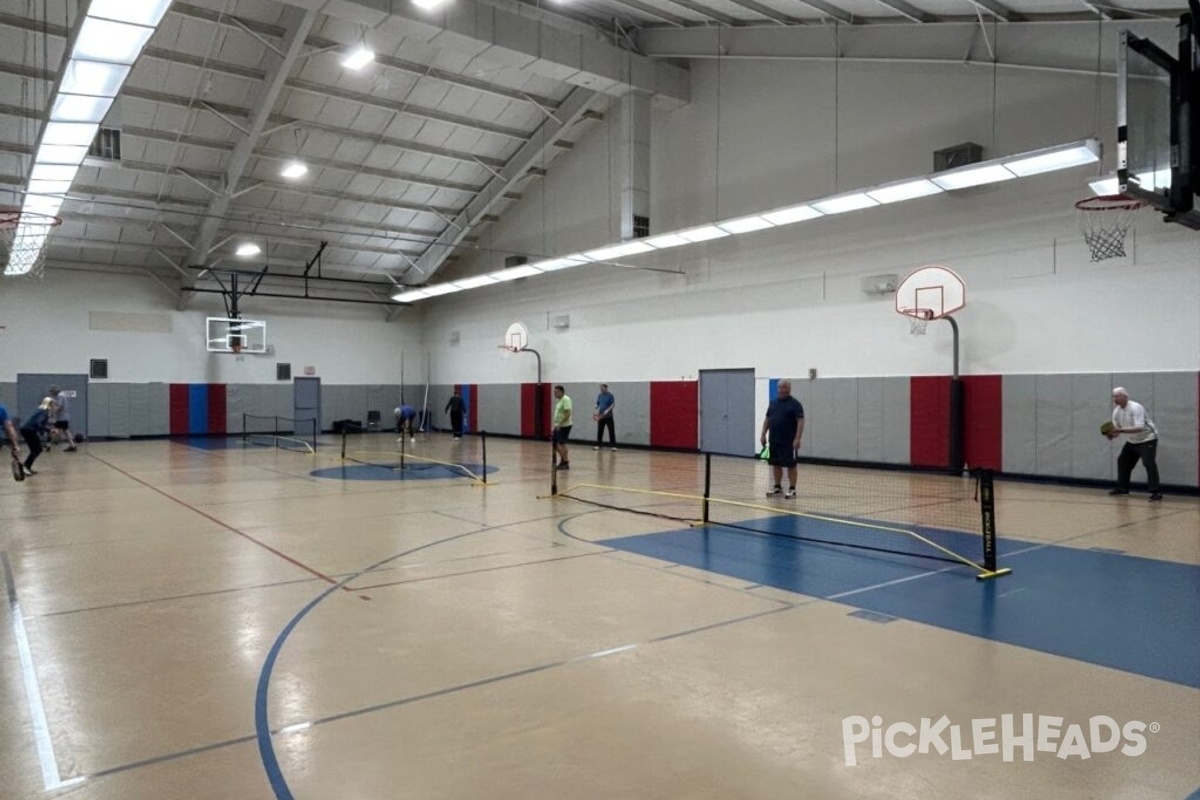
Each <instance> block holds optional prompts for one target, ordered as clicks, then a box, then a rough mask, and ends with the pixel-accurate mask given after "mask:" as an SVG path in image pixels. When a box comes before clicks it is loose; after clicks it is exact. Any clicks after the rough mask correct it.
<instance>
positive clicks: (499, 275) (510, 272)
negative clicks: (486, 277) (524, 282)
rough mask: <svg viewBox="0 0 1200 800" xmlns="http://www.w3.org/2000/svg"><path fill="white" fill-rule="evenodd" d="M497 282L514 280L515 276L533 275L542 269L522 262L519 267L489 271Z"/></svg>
mask: <svg viewBox="0 0 1200 800" xmlns="http://www.w3.org/2000/svg"><path fill="white" fill-rule="evenodd" d="M490 274H491V276H492V277H493V278H495V279H496V281H497V282H498V283H500V282H503V281H515V280H516V279H517V278H528V277H531V276H533V275H540V274H542V271H541V270H540V269H538V268H537V267H532V266H530V265H529V264H522V265H521V266H519V267H510V268H509V269H502V270H500V271H499V272H492V273H490Z"/></svg>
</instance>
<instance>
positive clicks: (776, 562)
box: [597, 527, 1200, 688]
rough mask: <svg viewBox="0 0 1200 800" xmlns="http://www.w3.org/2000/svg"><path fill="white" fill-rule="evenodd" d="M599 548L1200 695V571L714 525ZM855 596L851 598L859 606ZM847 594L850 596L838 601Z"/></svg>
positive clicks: (1050, 551) (1078, 554)
mask: <svg viewBox="0 0 1200 800" xmlns="http://www.w3.org/2000/svg"><path fill="white" fill-rule="evenodd" d="M597 543H602V544H604V545H607V546H610V547H615V548H618V549H621V550H626V551H629V552H634V553H639V554H641V555H646V556H650V557H652V558H658V559H662V560H665V561H673V562H676V563H679V564H686V565H688V566H692V567H697V568H699V569H704V570H708V571H710V572H716V573H720V574H723V575H729V576H732V577H737V578H741V579H744V580H747V581H753V582H756V583H761V584H764V585H767V586H773V587H776V588H779V589H784V590H787V591H791V592H796V593H799V594H806V595H812V596H816V597H821V598H824V599H828V600H835V601H838V602H846V603H848V604H849V605H853V606H855V607H858V608H862V609H866V610H869V611H873V612H876V613H879V614H886V615H888V616H893V617H900V618H902V619H907V620H911V621H914V622H921V623H924V624H927V625H934V626H936V627H940V628H945V629H947V630H953V631H957V632H960V633H966V634H970V635H972V636H979V637H982V638H986V639H991V640H994V641H999V642H1004V643H1006V644H1012V645H1016V646H1019V647H1027V648H1030V649H1033V650H1038V651H1041V652H1045V653H1050V654H1053V655H1058V656H1063V657H1066V658H1073V659H1077V660H1080V661H1085V662H1088V663H1092V664H1097V665H1100V666H1105V667H1111V668H1114V669H1119V670H1124V671H1126V672H1132V673H1135V674H1138V675H1144V676H1146V677H1150V678H1157V679H1160V680H1165V681H1171V682H1173V683H1179V684H1183V685H1185V686H1191V687H1195V688H1200V566H1196V565H1192V564H1179V563H1175V562H1168V561H1158V560H1155V559H1149V558H1138V557H1134V556H1128V555H1120V554H1114V553H1106V552H1098V551H1094V550H1082V549H1074V548H1069V547H1060V546H1055V545H1045V546H1041V545H1033V544H1032V543H1026V542H1014V541H1012V540H1008V541H1006V542H1004V545H1005V546H1004V548H1003V549H1002V550H1001V558H1000V563H1001V565H1002V566H1003V565H1006V560H1005V558H1004V556H1003V553H1004V552H1005V551H1012V550H1014V549H1016V548H1017V547H1018V546H1028V547H1031V548H1032V549H1030V550H1029V551H1028V552H1026V553H1014V554H1013V556H1012V559H1013V560H1012V561H1009V562H1007V566H1011V567H1013V574H1012V575H1009V576H1006V577H1003V578H999V579H997V580H991V581H986V582H980V581H977V580H975V577H974V575H973V574H972V573H971V572H970V570H967V569H965V568H964V569H958V568H949V569H943V570H937V571H934V572H930V571H929V569H928V564H929V563H930V562H926V561H925V560H924V559H918V558H912V557H908V556H899V555H897V556H892V555H888V554H883V553H880V554H874V553H870V552H862V551H854V550H851V549H849V548H839V547H833V546H827V545H817V544H812V543H809V542H802V541H799V540H796V539H793V538H788V537H786V536H772V535H764V534H754V533H749V532H743V531H738V530H734V529H730V528H721V527H709V528H694V529H687V530H676V531H667V532H663V533H652V534H644V535H639V536H626V537H620V538H615V539H604V540H600V541H599V542H597ZM850 597H853V599H852V600H851V599H850ZM839 598H845V600H840V599H839Z"/></svg>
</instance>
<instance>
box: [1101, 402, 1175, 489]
mask: <svg viewBox="0 0 1200 800" xmlns="http://www.w3.org/2000/svg"><path fill="white" fill-rule="evenodd" d="M1112 397H1113V404H1114V405H1115V406H1116V407H1115V408H1114V409H1113V413H1112V424H1113V429H1112V430H1111V431H1109V433H1108V438H1109V439H1116V438H1117V437H1118V436H1127V437H1129V438H1127V439H1126V440H1125V446H1124V447H1122V448H1121V455H1119V456H1117V488H1115V489H1113V490H1112V491H1111V492H1109V494H1129V479H1130V477H1131V476H1132V475H1133V468H1134V467H1135V466H1137V463H1138V460H1139V459H1141V462H1142V465H1143V466H1144V467H1145V468H1146V482H1147V483H1148V484H1149V486H1148V488H1149V489H1150V500H1151V502H1157V501H1159V500H1162V492H1160V491H1159V486H1158V462H1157V461H1156V458H1157V455H1158V429H1157V428H1155V427H1154V422H1153V421H1152V420H1151V419H1150V415H1148V414H1147V413H1146V409H1145V407H1144V406H1143V405H1142V404H1141V403H1136V402H1134V401H1133V400H1130V399H1129V392H1127V391H1125V389H1124V387H1121V386H1118V387H1117V388H1115V389H1113V392H1112Z"/></svg>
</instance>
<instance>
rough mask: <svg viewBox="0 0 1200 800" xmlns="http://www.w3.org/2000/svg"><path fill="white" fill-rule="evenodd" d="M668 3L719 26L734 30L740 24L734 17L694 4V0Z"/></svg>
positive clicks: (668, 0) (672, 0) (678, 0)
mask: <svg viewBox="0 0 1200 800" xmlns="http://www.w3.org/2000/svg"><path fill="white" fill-rule="evenodd" d="M666 2H668V3H671V4H673V5H677V6H679V7H680V8H686V9H687V10H688V11H691V12H692V13H693V14H696V15H698V16H701V17H703V18H704V19H707V20H710V21H711V22H715V23H717V24H718V25H724V26H726V27H730V28H732V27H733V26H734V25H736V24H737V23H738V20H737V19H735V18H734V17H731V16H729V15H728V14H722V13H721V12H719V11H714V10H713V9H711V8H709V7H708V6H705V5H702V4H701V3H696V2H693V0H666Z"/></svg>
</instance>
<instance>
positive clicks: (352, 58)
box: [342, 44, 375, 69]
mask: <svg viewBox="0 0 1200 800" xmlns="http://www.w3.org/2000/svg"><path fill="white" fill-rule="evenodd" d="M374 60H375V51H373V50H371V48H369V47H367V46H366V45H363V44H360V45H359V46H358V48H357V49H355V50H353V51H352V52H350V53H348V54H347V55H346V57H345V58H343V59H342V66H343V67H345V68H346V69H362V68H363V67H365V66H366V65H367V64H370V63H371V62H372V61H374Z"/></svg>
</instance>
